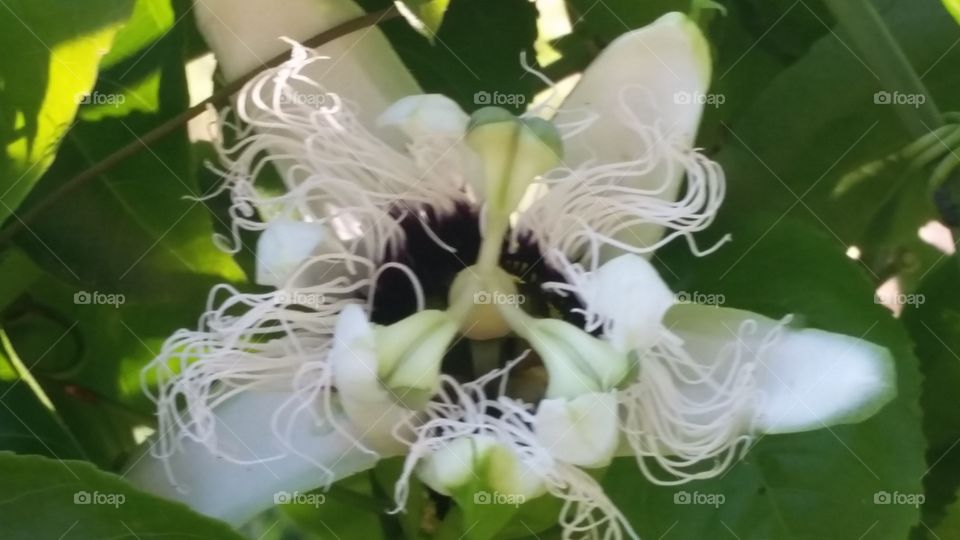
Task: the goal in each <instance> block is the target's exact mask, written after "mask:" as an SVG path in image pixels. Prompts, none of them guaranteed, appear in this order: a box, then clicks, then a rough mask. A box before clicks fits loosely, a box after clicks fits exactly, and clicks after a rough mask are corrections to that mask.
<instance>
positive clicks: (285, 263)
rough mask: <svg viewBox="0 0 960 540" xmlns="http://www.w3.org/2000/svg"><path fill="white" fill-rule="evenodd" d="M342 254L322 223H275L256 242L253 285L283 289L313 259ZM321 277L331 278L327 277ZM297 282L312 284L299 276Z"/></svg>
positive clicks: (295, 221) (341, 249) (284, 220)
mask: <svg viewBox="0 0 960 540" xmlns="http://www.w3.org/2000/svg"><path fill="white" fill-rule="evenodd" d="M341 251H343V248H342V247H341V246H340V243H339V241H338V240H337V238H336V236H335V235H334V233H333V231H332V230H330V228H329V227H327V226H326V225H325V224H323V223H318V222H308V221H297V220H293V219H287V218H278V219H275V220H273V221H271V222H270V223H269V224H267V227H266V228H265V229H264V230H263V232H262V233H260V237H259V238H258V239H257V269H256V272H257V273H256V282H257V283H258V284H260V285H268V286H272V287H278V288H280V287H284V286H286V285H287V284H288V283H287V280H289V279H290V277H292V276H293V275H294V274H295V273H296V272H297V270H298V269H299V268H300V266H301V265H302V264H303V263H304V262H306V261H307V260H308V259H310V258H311V257H313V256H314V255H319V254H322V253H339V252H341ZM328 266H329V265H328ZM311 270H312V269H311ZM325 272H326V269H325V270H324V273H325ZM311 273H312V272H311ZM324 277H326V278H327V280H329V279H330V278H331V276H329V275H325V276H324ZM299 280H306V281H305V282H304V284H305V285H309V284H311V283H310V282H309V277H308V276H298V281H299ZM293 285H297V284H293Z"/></svg>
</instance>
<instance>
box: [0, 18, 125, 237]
mask: <svg viewBox="0 0 960 540" xmlns="http://www.w3.org/2000/svg"><path fill="white" fill-rule="evenodd" d="M131 8H132V2H130V1H129V0H120V1H117V0H90V1H89V2H83V3H82V4H81V3H77V2H74V1H73V0H51V1H48V2H37V1H36V0H10V1H8V2H5V3H4V4H3V6H2V7H0V50H3V51H4V61H3V62H2V64H0V146H2V147H3V148H4V152H3V154H2V155H0V221H3V220H6V219H7V217H9V216H10V214H11V213H12V212H13V211H14V210H16V208H17V206H19V205H20V203H21V202H22V201H23V199H24V198H25V197H26V196H27V194H28V193H29V192H30V190H31V189H32V188H33V186H34V184H36V182H37V180H39V179H40V177H41V176H42V175H43V173H44V171H46V169H47V168H48V167H49V166H50V164H51V163H53V159H54V157H55V156H56V153H57V147H58V145H59V143H60V139H61V137H62V136H63V134H64V133H65V132H66V131H67V129H68V128H69V127H70V124H71V123H72V122H73V120H74V116H75V115H76V112H77V106H78V105H79V103H80V101H81V99H82V98H83V96H84V95H86V94H87V92H89V91H90V89H91V88H92V87H93V83H94V81H95V80H96V77H97V66H98V65H99V63H100V59H101V57H102V56H103V54H104V53H105V52H106V51H108V50H109V49H110V45H111V43H112V41H113V38H114V36H115V34H116V33H117V30H118V29H119V28H120V26H121V25H122V24H123V22H124V21H125V20H126V18H127V17H128V16H129V15H130V10H131Z"/></svg>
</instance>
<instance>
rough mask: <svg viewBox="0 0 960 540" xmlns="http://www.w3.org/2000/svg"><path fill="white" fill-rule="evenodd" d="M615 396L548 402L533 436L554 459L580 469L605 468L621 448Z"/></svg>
mask: <svg viewBox="0 0 960 540" xmlns="http://www.w3.org/2000/svg"><path fill="white" fill-rule="evenodd" d="M617 409H618V403H617V396H616V393H615V392H591V393H589V394H583V395H581V396H577V397H575V398H572V399H563V398H560V399H545V400H543V401H541V402H540V404H539V405H538V407H537V414H536V420H535V422H534V432H535V434H536V437H537V440H538V441H540V444H542V445H543V446H544V447H545V448H546V449H547V450H548V451H549V452H550V455H552V456H553V457H555V458H557V459H559V460H562V461H565V462H567V463H570V464H571V465H577V466H580V467H588V468H596V467H606V466H607V465H609V464H610V460H612V459H613V456H614V455H615V454H616V451H617V448H618V446H619V444H620V418H619V415H618V413H617Z"/></svg>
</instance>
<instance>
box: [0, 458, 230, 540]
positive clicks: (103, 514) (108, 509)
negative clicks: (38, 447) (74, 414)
mask: <svg viewBox="0 0 960 540" xmlns="http://www.w3.org/2000/svg"><path fill="white" fill-rule="evenodd" d="M0 477H3V482H2V483H0V523H2V524H3V525H2V527H3V537H4V539H6V540H34V539H39V538H91V539H92V538H117V539H119V538H171V539H174V538H178V539H180V538H182V539H186V538H203V539H205V540H240V539H241V538H242V537H241V536H240V535H239V534H237V533H236V532H235V531H233V530H231V529H230V527H228V526H227V525H226V524H224V523H221V522H218V521H215V520H212V519H210V518H207V517H204V516H201V515H199V514H195V513H194V512H192V511H191V510H190V509H188V508H187V507H186V506H183V505H181V504H179V503H173V502H169V501H166V500H164V499H160V498H158V497H154V496H153V495H148V494H146V493H143V492H141V491H138V490H137V489H136V488H134V487H133V486H131V485H130V484H128V483H127V482H125V481H124V480H123V479H122V478H120V477H118V476H116V475H113V474H109V473H105V472H103V471H100V470H97V469H96V468H95V467H93V466H92V465H91V464H89V463H87V462H83V461H61V460H53V459H48V458H43V457H38V456H17V455H14V454H10V453H0Z"/></svg>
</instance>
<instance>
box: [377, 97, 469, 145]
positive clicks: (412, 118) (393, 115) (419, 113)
mask: <svg viewBox="0 0 960 540" xmlns="http://www.w3.org/2000/svg"><path fill="white" fill-rule="evenodd" d="M469 120H470V117H469V116H467V113H465V112H463V109H461V108H460V106H459V105H457V103H456V102H455V101H453V100H452V99H450V98H448V97H446V96H442V95H440V94H423V95H416V96H407V97H405V98H402V99H400V100H399V101H397V102H396V103H394V104H393V105H391V106H390V107H389V108H387V110H386V111H384V112H383V114H381V115H380V117H379V118H378V119H377V125H379V126H381V127H394V128H397V129H399V130H400V131H401V132H403V133H404V134H405V135H407V136H408V137H410V139H412V140H417V139H422V138H427V137H431V136H438V137H450V138H460V137H462V136H463V134H464V131H466V129H467V121H469Z"/></svg>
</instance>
